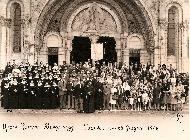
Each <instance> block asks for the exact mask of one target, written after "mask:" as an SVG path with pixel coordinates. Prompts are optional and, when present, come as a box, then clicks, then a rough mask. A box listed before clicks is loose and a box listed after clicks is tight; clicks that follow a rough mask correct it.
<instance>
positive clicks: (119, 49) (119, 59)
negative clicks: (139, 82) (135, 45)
mask: <svg viewBox="0 0 190 140" xmlns="http://www.w3.org/2000/svg"><path fill="white" fill-rule="evenodd" d="M115 40H116V48H115V49H116V52H117V63H120V62H121V53H122V49H121V39H120V38H116V39H115Z"/></svg>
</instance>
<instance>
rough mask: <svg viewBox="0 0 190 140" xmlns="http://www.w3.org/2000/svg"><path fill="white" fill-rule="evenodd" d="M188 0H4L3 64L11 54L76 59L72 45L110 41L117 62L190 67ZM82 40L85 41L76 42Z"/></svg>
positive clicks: (0, 27) (24, 58) (0, 4)
mask: <svg viewBox="0 0 190 140" xmlns="http://www.w3.org/2000/svg"><path fill="white" fill-rule="evenodd" d="M188 6H189V2H188V0H1V1H0V8H1V10H0V69H4V68H5V66H6V64H7V62H12V61H13V60H15V61H16V63H20V62H30V63H31V64H33V63H35V62H41V61H42V62H43V63H52V62H56V63H58V65H61V64H63V62H66V63H72V61H75V59H77V53H76V51H75V52H74V50H78V52H80V49H82V48H83V52H87V51H85V49H86V50H87V48H85V45H87V44H88V45H89V44H91V45H92V44H96V43H103V44H104V45H106V43H108V45H107V46H109V45H110V49H109V48H108V49H107V50H104V51H105V52H104V53H105V54H106V53H107V55H108V56H109V53H108V51H109V50H113V49H112V48H114V51H115V53H116V54H115V56H116V59H114V60H116V61H117V63H120V62H121V63H126V64H127V65H129V64H130V63H131V62H139V63H142V64H152V65H155V66H158V64H161V65H162V64H167V65H170V64H172V66H173V67H174V68H177V69H178V72H180V73H182V72H188V60H189V56H188V50H189V49H188V30H189V21H188V14H189V13H188ZM76 40H77V41H76ZM110 40H111V42H112V43H109V41H110ZM75 41H76V42H75ZM80 41H83V42H86V43H82V44H81V45H84V47H80V46H77V45H76V46H77V48H76V46H75V45H73V44H77V42H78V44H80ZM74 47H75V49H74ZM88 49H89V48H88ZM89 50H90V49H89ZM110 54H111V53H110ZM84 55H85V53H84ZM85 58H90V55H87V54H86V57H85ZM79 59H80V58H79ZM109 59H110V58H109ZM81 60H82V59H81ZM110 60H111V59H110Z"/></svg>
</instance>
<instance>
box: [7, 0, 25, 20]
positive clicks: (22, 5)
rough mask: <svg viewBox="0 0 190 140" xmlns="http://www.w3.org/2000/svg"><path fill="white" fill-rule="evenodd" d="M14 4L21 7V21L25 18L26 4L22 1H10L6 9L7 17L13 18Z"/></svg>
mask: <svg viewBox="0 0 190 140" xmlns="http://www.w3.org/2000/svg"><path fill="white" fill-rule="evenodd" d="M13 3H18V4H19V5H20V6H21V19H23V18H24V4H23V2H22V0H9V1H8V3H7V7H6V17H7V18H11V12H10V11H11V6H12V4H13Z"/></svg>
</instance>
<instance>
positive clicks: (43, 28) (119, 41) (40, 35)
mask: <svg viewBox="0 0 190 140" xmlns="http://www.w3.org/2000/svg"><path fill="white" fill-rule="evenodd" d="M94 2H95V3H96V4H98V8H97V9H101V10H103V11H104V13H107V14H109V15H111V17H112V18H113V19H112V20H113V22H115V24H116V25H119V24H120V27H119V26H116V32H106V33H104V32H103V31H102V30H99V31H100V32H96V31H95V32H86V31H88V30H86V29H87V28H88V26H87V28H85V27H84V31H82V32H78V31H77V30H75V29H77V28H78V29H81V28H80V27H82V26H81V25H85V24H81V25H80V24H79V27H77V25H78V24H75V25H76V26H75V28H72V26H71V25H73V24H72V23H73V21H75V20H77V18H76V17H77V15H80V14H81V12H84V11H85V10H87V11H88V9H89V7H90V6H89V5H93V3H94ZM91 7H92V8H93V6H91ZM89 12H90V10H89ZM84 13H85V12H84ZM100 16H101V15H100ZM78 19H80V18H78ZM134 23H135V24H136V25H135V26H134V25H132V24H134ZM129 24H130V25H129ZM69 25H70V26H69ZM86 25H88V24H86ZM91 27H93V26H91ZM118 27H119V28H118ZM73 29H74V30H75V31H74V30H73ZM50 31H56V32H59V33H60V34H61V36H62V40H63V41H62V47H63V48H64V50H65V54H66V57H65V59H66V61H67V62H70V60H69V59H70V52H71V50H72V48H71V46H72V45H71V43H72V39H73V36H74V35H76V36H88V37H90V39H91V42H96V41H97V38H98V37H99V36H100V35H101V36H111V37H114V39H115V40H116V50H117V56H118V58H119V59H118V61H119V62H121V61H123V58H122V57H123V56H124V54H123V50H124V48H125V47H126V43H125V42H126V39H127V36H128V34H131V33H139V34H141V35H143V39H144V42H145V48H146V49H147V50H148V51H150V52H151V51H152V50H153V48H154V29H153V26H152V23H151V19H150V17H149V14H148V12H147V11H146V10H145V8H144V7H143V4H142V3H141V0H135V1H134V0H128V1H125V0H120V1H115V0H89V1H86V0H73V1H69V0H63V1H60V0H50V1H49V2H48V3H47V4H46V6H45V7H44V9H43V11H42V13H41V15H40V17H39V19H38V22H37V26H36V30H35V44H37V46H38V50H40V49H41V48H42V47H43V41H44V37H45V36H46V34H47V33H48V32H50ZM91 31H93V30H91ZM101 31H102V32H101ZM107 31H108V30H107ZM113 35H115V36H113ZM94 40H96V41H94Z"/></svg>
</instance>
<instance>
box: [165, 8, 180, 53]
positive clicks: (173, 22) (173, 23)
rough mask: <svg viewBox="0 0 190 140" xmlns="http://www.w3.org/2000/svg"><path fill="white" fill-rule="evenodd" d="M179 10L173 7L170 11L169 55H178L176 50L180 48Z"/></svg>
mask: <svg viewBox="0 0 190 140" xmlns="http://www.w3.org/2000/svg"><path fill="white" fill-rule="evenodd" d="M178 19H179V17H178V9H177V7H175V6H172V7H171V8H170V9H169V10H168V39H167V40H168V43H167V55H168V56H170V55H176V48H177V47H178V22H179V21H178Z"/></svg>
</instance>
